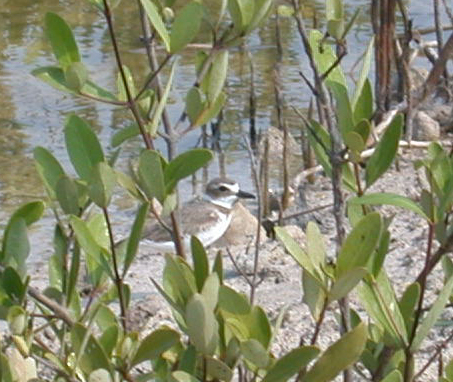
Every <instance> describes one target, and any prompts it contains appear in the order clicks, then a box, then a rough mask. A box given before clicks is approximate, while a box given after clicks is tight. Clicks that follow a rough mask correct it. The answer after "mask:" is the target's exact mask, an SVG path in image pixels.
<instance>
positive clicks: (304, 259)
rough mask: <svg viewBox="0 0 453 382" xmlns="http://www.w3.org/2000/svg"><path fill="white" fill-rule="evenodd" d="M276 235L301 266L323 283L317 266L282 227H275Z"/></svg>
mask: <svg viewBox="0 0 453 382" xmlns="http://www.w3.org/2000/svg"><path fill="white" fill-rule="evenodd" d="M275 235H276V237H277V239H278V240H280V241H281V242H282V244H283V245H284V246H285V248H286V250H287V251H288V252H289V254H290V255H291V256H292V257H293V259H294V260H296V261H297V263H299V265H300V266H301V267H302V268H303V269H305V270H306V271H307V272H309V273H310V274H311V275H312V276H313V277H314V278H316V279H317V280H319V281H320V282H321V283H322V279H320V277H319V276H318V275H317V272H316V270H315V266H314V264H313V261H312V260H311V258H310V257H309V256H308V255H307V253H306V252H305V251H304V250H303V249H302V248H301V247H300V245H299V244H298V243H297V242H296V241H295V240H294V239H293V238H292V237H291V236H290V235H289V234H288V233H287V232H286V230H285V229H284V228H282V227H275Z"/></svg>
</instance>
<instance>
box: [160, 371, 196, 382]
mask: <svg viewBox="0 0 453 382" xmlns="http://www.w3.org/2000/svg"><path fill="white" fill-rule="evenodd" d="M194 375H195V373H193V374H190V373H187V372H185V371H183V370H177V371H174V372H172V373H171V374H170V376H169V377H168V379H167V381H168V382H200V380H199V379H197V378H196V377H194Z"/></svg>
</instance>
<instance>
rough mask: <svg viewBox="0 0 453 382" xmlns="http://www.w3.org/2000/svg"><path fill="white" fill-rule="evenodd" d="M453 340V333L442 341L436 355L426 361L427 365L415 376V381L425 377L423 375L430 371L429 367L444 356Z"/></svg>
mask: <svg viewBox="0 0 453 382" xmlns="http://www.w3.org/2000/svg"><path fill="white" fill-rule="evenodd" d="M452 340H453V332H451V333H450V335H449V336H448V337H447V338H446V339H445V340H444V341H442V343H441V344H440V346H438V347H437V349H436V351H435V352H434V354H433V355H432V356H431V357H430V358H429V359H428V361H426V363H425V364H424V365H423V367H422V368H421V369H420V370H419V371H418V372H417V373H416V374H415V375H414V380H417V379H418V378H419V377H421V376H422V375H423V373H424V372H425V371H426V369H428V367H429V366H430V365H431V364H432V363H433V362H434V361H435V360H436V358H437V357H438V356H441V355H442V350H443V349H444V348H446V347H447V345H448V344H449V343H450V342H451V341H452Z"/></svg>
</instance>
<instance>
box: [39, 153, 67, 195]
mask: <svg viewBox="0 0 453 382" xmlns="http://www.w3.org/2000/svg"><path fill="white" fill-rule="evenodd" d="M33 157H34V158H35V164H36V169H37V170H38V173H39V175H40V176H41V180H42V181H43V183H44V186H45V188H46V190H47V193H48V195H49V197H50V198H51V199H55V198H56V195H55V188H56V186H57V182H58V179H59V178H60V177H61V176H62V175H64V170H63V168H62V167H61V165H60V163H59V162H58V160H57V159H56V158H55V157H54V156H53V155H52V153H51V152H50V151H49V150H47V149H45V148H44V147H40V146H38V147H36V148H35V149H34V150H33Z"/></svg>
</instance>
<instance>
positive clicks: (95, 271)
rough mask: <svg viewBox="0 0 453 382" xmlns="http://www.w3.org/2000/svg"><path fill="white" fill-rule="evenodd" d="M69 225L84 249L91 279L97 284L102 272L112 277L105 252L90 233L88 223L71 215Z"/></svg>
mask: <svg viewBox="0 0 453 382" xmlns="http://www.w3.org/2000/svg"><path fill="white" fill-rule="evenodd" d="M70 221H71V226H72V228H73V229H74V233H75V236H76V238H77V242H78V243H79V245H80V246H81V247H82V249H83V250H84V251H85V254H86V262H87V268H88V273H89V275H90V277H91V281H92V282H93V283H94V284H97V283H98V282H100V281H101V278H100V277H101V275H102V273H103V272H105V273H107V274H108V275H109V276H110V277H111V278H113V273H112V270H111V268H110V266H109V263H108V261H107V259H106V258H105V254H104V253H103V252H102V249H101V247H100V245H99V244H98V242H97V240H96V239H95V238H94V236H93V234H92V233H91V231H90V229H89V227H88V225H87V224H86V223H85V222H84V221H83V220H82V219H80V218H78V217H76V216H71V220H70Z"/></svg>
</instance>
